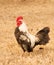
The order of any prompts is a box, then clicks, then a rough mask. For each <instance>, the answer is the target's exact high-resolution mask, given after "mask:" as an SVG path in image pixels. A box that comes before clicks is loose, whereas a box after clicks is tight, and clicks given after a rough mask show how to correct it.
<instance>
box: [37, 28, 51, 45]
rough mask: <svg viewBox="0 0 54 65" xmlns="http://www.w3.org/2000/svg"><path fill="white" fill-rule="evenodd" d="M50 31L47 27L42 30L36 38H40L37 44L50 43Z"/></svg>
mask: <svg viewBox="0 0 54 65" xmlns="http://www.w3.org/2000/svg"><path fill="white" fill-rule="evenodd" d="M49 31H50V29H49V27H45V28H43V29H42V30H40V31H39V32H38V33H37V34H36V37H38V38H39V41H38V42H36V44H46V43H47V42H48V41H49V39H50V38H49V35H48V33H49Z"/></svg>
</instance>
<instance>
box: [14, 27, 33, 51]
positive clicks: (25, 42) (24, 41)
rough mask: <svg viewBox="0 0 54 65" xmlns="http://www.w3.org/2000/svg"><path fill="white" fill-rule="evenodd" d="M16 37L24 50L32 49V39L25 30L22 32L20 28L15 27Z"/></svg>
mask: <svg viewBox="0 0 54 65" xmlns="http://www.w3.org/2000/svg"><path fill="white" fill-rule="evenodd" d="M14 34H15V37H16V40H17V42H18V43H19V44H20V45H21V47H22V49H23V50H24V51H28V52H30V51H32V48H31V41H30V39H29V38H28V37H27V36H26V35H25V33H23V32H20V31H19V30H18V28H16V29H15V32H14Z"/></svg>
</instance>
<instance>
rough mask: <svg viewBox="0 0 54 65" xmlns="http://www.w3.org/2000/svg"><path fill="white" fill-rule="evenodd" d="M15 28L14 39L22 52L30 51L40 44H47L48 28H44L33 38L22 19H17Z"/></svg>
mask: <svg viewBox="0 0 54 65" xmlns="http://www.w3.org/2000/svg"><path fill="white" fill-rule="evenodd" d="M16 22H17V27H16V29H15V37H16V40H17V42H18V43H19V44H20V45H21V47H22V49H23V50H24V51H28V52H30V51H32V50H33V48H34V47H35V46H36V45H38V44H40V43H47V41H48V40H47V37H48V38H49V36H48V33H49V28H48V27H45V28H43V29H42V30H40V31H38V32H37V34H36V35H35V36H34V35H32V34H30V33H29V32H28V28H27V26H26V24H25V23H24V21H23V17H22V16H20V17H18V18H17V21H16Z"/></svg>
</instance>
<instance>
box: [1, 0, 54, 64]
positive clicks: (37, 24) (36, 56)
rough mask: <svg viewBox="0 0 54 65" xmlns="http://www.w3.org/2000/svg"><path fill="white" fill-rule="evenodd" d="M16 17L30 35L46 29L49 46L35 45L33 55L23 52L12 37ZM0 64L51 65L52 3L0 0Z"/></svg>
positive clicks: (53, 61) (53, 58)
mask: <svg viewBox="0 0 54 65" xmlns="http://www.w3.org/2000/svg"><path fill="white" fill-rule="evenodd" d="M19 15H22V16H23V17H24V20H25V23H26V24H27V26H28V28H29V32H30V33H31V34H34V35H35V34H36V33H37V32H38V31H39V30H40V29H42V28H43V27H46V26H48V27H49V28H50V33H49V37H50V40H49V43H47V44H46V45H37V46H36V47H35V48H34V50H33V52H30V53H28V52H23V50H22V48H21V47H20V45H19V44H18V43H17V41H16V39H15V36H14V31H15V28H16V18H17V17H18V16H19ZM40 47H41V48H43V49H39V48H40ZM0 65H54V1H53V0H18V1H17V0H0Z"/></svg>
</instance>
